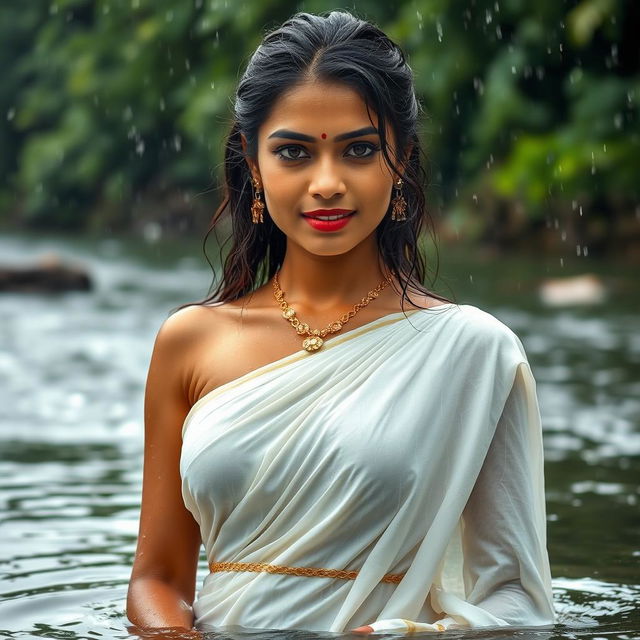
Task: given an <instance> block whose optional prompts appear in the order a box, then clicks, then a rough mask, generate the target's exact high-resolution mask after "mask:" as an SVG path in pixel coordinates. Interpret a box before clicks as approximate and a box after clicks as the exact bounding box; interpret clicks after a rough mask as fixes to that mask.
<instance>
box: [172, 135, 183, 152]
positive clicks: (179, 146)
mask: <svg viewBox="0 0 640 640" xmlns="http://www.w3.org/2000/svg"><path fill="white" fill-rule="evenodd" d="M173 147H174V148H175V150H176V151H180V149H182V138H181V137H180V136H179V135H177V134H176V135H175V136H173Z"/></svg>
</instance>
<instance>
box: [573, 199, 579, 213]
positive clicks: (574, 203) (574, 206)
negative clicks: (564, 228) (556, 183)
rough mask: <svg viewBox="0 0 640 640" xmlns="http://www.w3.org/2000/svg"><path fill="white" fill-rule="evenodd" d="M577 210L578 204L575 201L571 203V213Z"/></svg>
mask: <svg viewBox="0 0 640 640" xmlns="http://www.w3.org/2000/svg"><path fill="white" fill-rule="evenodd" d="M577 208H578V203H577V202H576V201H575V200H572V201H571V211H575V210H576V209H577Z"/></svg>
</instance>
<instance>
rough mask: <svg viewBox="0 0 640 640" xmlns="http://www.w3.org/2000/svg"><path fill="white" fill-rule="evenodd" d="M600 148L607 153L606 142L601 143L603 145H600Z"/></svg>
mask: <svg viewBox="0 0 640 640" xmlns="http://www.w3.org/2000/svg"><path fill="white" fill-rule="evenodd" d="M602 150H603V151H604V152H605V153H607V143H606V142H605V143H603V145H602Z"/></svg>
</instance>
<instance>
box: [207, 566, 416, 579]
mask: <svg viewBox="0 0 640 640" xmlns="http://www.w3.org/2000/svg"><path fill="white" fill-rule="evenodd" d="M209 571H211V573H214V572H216V571H256V572H265V573H280V574H284V575H289V576H304V577H309V578H337V579H338V580H355V579H356V577H357V576H358V572H357V571H344V570H342V569H322V568H320V567H286V566H283V565H278V564H263V563H260V562H210V563H209ZM403 577H404V573H387V574H386V575H384V576H383V577H382V578H381V579H380V582H391V583H394V584H398V583H399V582H400V580H402V578H403Z"/></svg>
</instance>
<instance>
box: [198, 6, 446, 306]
mask: <svg viewBox="0 0 640 640" xmlns="http://www.w3.org/2000/svg"><path fill="white" fill-rule="evenodd" d="M309 81H318V82H327V83H331V84H336V83H337V84H341V85H344V86H347V87H349V88H351V89H353V90H354V91H356V92H357V93H358V95H359V96H360V97H361V98H362V99H363V101H364V103H365V105H366V107H367V109H368V111H369V113H371V111H373V112H374V113H375V114H376V116H377V118H378V131H379V136H380V143H381V152H382V154H383V157H384V159H385V162H386V163H387V165H388V166H389V167H390V168H391V169H392V171H393V173H395V174H397V176H398V177H401V178H402V179H403V181H404V186H403V195H404V198H405V200H406V202H407V211H406V220H405V221H401V222H399V221H392V220H391V205H390V206H389V210H388V211H387V214H386V215H385V217H384V219H383V220H382V222H381V223H380V224H379V226H378V228H377V230H376V238H377V246H378V250H379V254H380V257H381V261H382V267H383V269H386V270H387V271H388V274H389V273H390V274H393V275H395V276H396V277H397V279H398V282H399V283H400V285H401V288H402V292H401V293H402V301H403V303H404V301H405V300H408V297H407V289H408V288H411V289H413V290H417V291H420V292H422V293H429V294H430V295H433V296H434V297H437V298H440V299H443V300H444V299H445V298H442V297H441V296H439V295H437V294H434V293H432V292H429V291H428V290H427V289H426V288H425V286H424V282H425V279H426V277H427V269H426V262H425V258H424V256H423V254H422V252H421V250H420V246H419V238H420V236H421V234H422V232H423V231H425V230H427V231H428V232H429V233H431V234H432V235H433V226H432V221H431V219H430V217H429V216H428V214H427V212H426V207H425V196H424V191H425V188H426V186H427V177H426V173H425V171H424V168H423V165H422V162H421V155H424V154H423V152H422V150H421V146H420V141H419V139H418V125H419V118H420V116H421V108H420V105H419V102H418V100H417V99H416V95H415V89H414V84H413V72H412V70H411V68H410V67H409V65H408V64H407V61H406V59H405V56H404V54H403V52H402V50H401V49H400V47H399V46H398V45H397V44H395V43H394V42H393V41H392V40H390V39H389V38H388V37H387V36H386V35H385V34H384V33H383V32H382V31H381V30H380V29H378V28H377V27H376V26H375V25H373V24H371V23H369V22H367V21H364V20H360V19H358V18H357V17H355V16H353V15H352V14H350V13H347V12H344V11H332V12H330V13H328V14H326V15H314V14H309V13H297V14H296V15H294V16H293V17H291V18H290V19H289V20H287V21H286V22H285V23H284V24H282V26H280V27H278V28H277V29H275V30H273V31H271V32H270V33H268V34H267V35H266V36H265V37H264V39H263V41H262V43H261V44H260V46H259V47H258V48H257V49H256V51H255V52H254V54H253V55H252V56H251V58H250V60H249V62H248V65H247V67H246V70H245V72H244V74H243V75H242V78H241V79H240V82H239V84H238V87H237V91H236V95H235V103H234V113H233V124H232V127H231V131H230V133H229V136H228V138H227V140H226V144H225V151H224V198H223V201H222V203H221V204H220V207H219V208H218V210H217V211H216V213H215V214H214V216H213V219H212V221H211V224H210V226H209V229H208V231H207V234H206V236H205V241H204V242H205V255H206V241H207V237H208V236H209V234H210V233H211V231H212V230H214V228H216V227H217V225H218V223H219V222H220V221H221V220H224V219H225V218H226V216H225V215H224V214H228V216H230V218H231V235H230V237H229V239H228V240H227V243H228V242H229V241H231V247H230V249H229V251H228V253H227V255H226V257H224V244H223V245H221V249H220V251H221V256H220V261H221V265H222V278H221V281H220V282H219V283H218V285H217V286H215V287H214V285H213V284H212V286H211V289H210V292H209V297H208V298H206V299H205V300H203V301H202V302H201V303H200V304H206V303H208V302H228V301H232V300H236V299H238V298H240V297H242V296H244V295H246V294H248V293H250V292H251V291H253V290H255V289H256V288H257V287H258V286H260V285H262V284H264V283H265V282H267V281H268V280H269V278H271V277H272V276H273V274H274V273H275V272H276V271H277V269H278V268H279V267H280V266H281V265H282V262H283V259H284V255H285V248H286V236H285V235H284V234H283V233H282V231H280V229H279V228H278V227H277V226H276V225H275V224H274V223H273V221H272V219H271V217H270V216H269V215H268V210H267V209H265V214H264V222H263V223H261V224H253V223H252V221H251V213H250V209H251V204H252V201H253V190H252V176H251V172H250V169H249V166H248V164H247V161H246V157H245V153H244V151H243V148H242V142H241V134H243V135H244V137H245V138H246V141H247V155H248V156H250V157H253V158H255V157H256V155H257V146H258V130H259V128H260V126H261V125H262V123H263V122H264V121H265V120H266V118H267V117H268V116H269V114H270V111H271V109H272V108H273V106H274V104H275V103H276V101H277V100H278V98H280V97H281V96H282V95H283V94H284V93H285V92H287V91H289V90H291V89H292V88H294V87H295V86H298V85H301V84H303V83H306V82H309ZM387 124H388V125H389V128H390V130H391V131H392V132H393V136H394V138H395V143H396V144H395V147H396V149H397V150H402V149H406V148H408V147H409V146H410V147H411V152H410V154H409V157H408V158H407V159H406V161H404V162H402V158H401V156H402V154H401V153H396V150H395V149H393V148H392V145H390V144H389V141H388V140H387V139H386V135H385V132H386V126H387ZM395 165H398V167H399V169H398V171H396V170H395V169H394V166H395ZM207 259H208V258H207ZM209 264H211V262H209ZM212 268H213V265H212ZM214 273H215V268H214ZM388 274H387V275H388ZM214 282H215V280H214ZM399 293H400V292H399Z"/></svg>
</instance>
